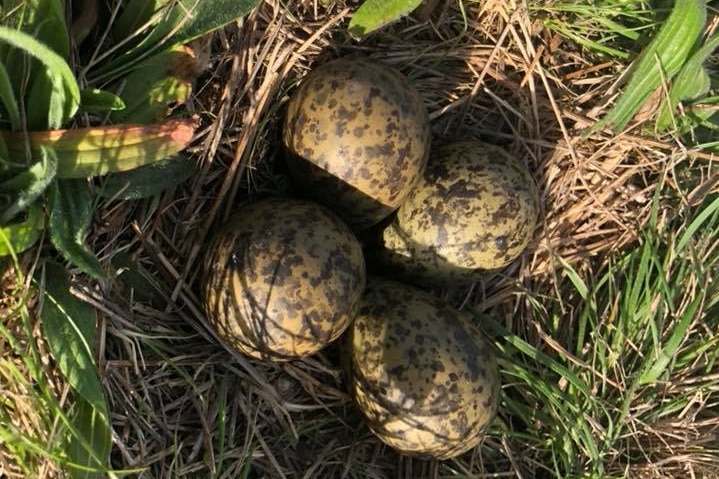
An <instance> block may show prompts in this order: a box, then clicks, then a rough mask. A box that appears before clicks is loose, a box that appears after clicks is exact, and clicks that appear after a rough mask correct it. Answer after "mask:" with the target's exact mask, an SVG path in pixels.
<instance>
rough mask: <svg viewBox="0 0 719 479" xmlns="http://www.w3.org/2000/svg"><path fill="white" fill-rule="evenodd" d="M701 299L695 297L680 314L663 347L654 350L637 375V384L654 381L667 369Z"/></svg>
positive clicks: (684, 336)
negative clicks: (679, 318) (638, 375)
mask: <svg viewBox="0 0 719 479" xmlns="http://www.w3.org/2000/svg"><path fill="white" fill-rule="evenodd" d="M702 301H703V299H702V298H700V297H697V298H695V299H694V300H693V301H692V302H691V304H690V305H689V307H688V308H687V310H686V311H685V312H684V314H683V315H682V318H681V320H680V321H679V323H678V324H677V325H676V327H675V328H674V330H673V331H672V333H671V335H670V337H669V339H668V340H667V341H666V343H665V344H664V347H662V348H661V349H659V350H658V351H656V352H655V354H654V357H653V358H652V360H651V362H648V363H647V366H646V368H645V369H644V371H643V372H642V374H641V376H640V377H639V385H645V384H649V383H652V382H654V381H656V380H657V379H658V378H659V376H661V375H662V374H663V373H664V372H665V371H666V369H667V366H668V365H669V363H670V362H671V361H672V359H674V357H675V355H676V353H677V350H678V349H679V346H680V345H681V343H682V341H683V340H684V339H685V338H686V335H687V330H688V329H689V327H690V326H691V324H692V321H693V320H694V316H695V314H696V312H697V309H698V308H699V306H700V305H701V303H702Z"/></svg>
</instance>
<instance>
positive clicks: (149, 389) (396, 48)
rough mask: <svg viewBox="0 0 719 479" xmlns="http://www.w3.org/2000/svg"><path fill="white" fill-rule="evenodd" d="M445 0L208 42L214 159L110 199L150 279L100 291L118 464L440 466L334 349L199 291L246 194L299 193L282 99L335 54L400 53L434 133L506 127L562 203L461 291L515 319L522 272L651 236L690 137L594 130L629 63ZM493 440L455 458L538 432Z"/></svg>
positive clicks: (330, 8) (104, 367)
mask: <svg viewBox="0 0 719 479" xmlns="http://www.w3.org/2000/svg"><path fill="white" fill-rule="evenodd" d="M440 3H441V4H442V5H440V6H439V7H438V8H437V10H436V11H435V12H434V13H433V14H432V16H431V18H430V21H420V20H419V19H417V18H409V19H407V20H405V21H403V22H401V23H399V24H397V25H394V26H392V27H390V28H387V29H385V31H383V32H382V33H381V34H378V35H375V36H373V37H372V38H371V39H370V40H369V41H366V42H363V43H360V44H358V43H356V42H353V41H351V40H350V39H349V38H348V37H347V35H346V33H345V32H346V23H347V21H348V17H349V14H350V11H351V7H353V6H352V5H345V4H343V2H331V3H330V4H329V5H327V6H322V5H320V4H319V2H317V1H314V2H312V1H304V2H291V3H290V4H292V5H294V6H289V5H290V4H288V6H283V5H282V4H281V3H280V2H278V1H267V2H265V3H264V4H262V5H261V6H260V7H259V8H258V9H257V10H256V11H255V12H254V13H253V14H251V15H250V16H248V17H247V18H245V19H244V20H242V21H241V22H240V23H239V24H238V25H236V26H232V27H228V28H227V29H225V30H224V31H222V32H219V33H217V34H216V35H214V36H213V37H212V38H210V39H208V40H207V41H205V42H202V45H198V46H199V47H201V48H204V49H205V53H206V54H207V58H208V62H209V68H208V70H207V71H206V72H205V73H204V74H203V76H202V77H201V78H200V80H199V81H198V83H197V85H196V91H195V96H194V98H193V100H192V102H191V103H190V104H188V105H186V107H187V108H188V110H190V111H191V112H192V113H195V114H198V115H199V116H200V117H201V119H202V127H201V129H200V131H199V134H198V138H197V141H196V142H195V147H194V151H193V153H195V154H196V156H197V157H198V158H199V159H200V162H201V170H200V172H199V173H198V174H197V175H195V177H194V178H193V180H192V181H190V182H188V184H187V185H184V186H182V187H180V188H177V189H175V190H174V191H170V192H167V193H166V194H164V195H163V196H162V197H161V199H160V201H159V203H151V202H113V203H108V204H105V205H103V208H102V210H101V212H100V214H99V215H98V217H97V222H96V225H95V228H94V231H93V234H92V235H91V238H90V239H91V241H93V243H94V247H95V250H96V251H100V252H101V254H103V256H104V258H105V259H107V260H108V261H109V260H110V259H111V258H113V257H116V256H117V254H118V253H120V252H122V253H127V254H129V255H130V257H131V258H132V259H133V260H134V261H135V262H136V265H137V267H138V270H139V272H140V273H141V275H142V277H143V278H142V280H141V281H142V282H144V284H145V285H146V286H147V287H146V288H140V289H137V290H131V289H130V288H128V287H127V284H126V283H125V282H123V278H124V277H123V276H122V275H120V276H119V278H118V280H116V281H112V282H109V283H107V284H104V285H101V287H100V288H95V289H91V288H85V289H83V291H82V292H81V295H83V296H84V298H85V299H86V300H87V301H89V302H91V303H93V304H94V305H96V306H97V308H98V309H99V311H100V313H101V314H100V325H101V327H100V334H99V337H100V347H101V350H100V358H101V373H102V377H103V378H104V383H105V386H106V388H107V393H108V399H109V401H110V410H111V411H112V421H113V426H114V431H115V437H114V444H115V446H116V447H115V448H114V451H115V453H114V457H113V465H114V466H116V467H146V468H148V470H147V472H146V473H143V474H140V477H148V478H149V477H155V478H160V477H209V476H210V474H212V475H214V474H216V473H217V472H218V471H217V470H216V468H217V467H218V464H222V473H223V476H222V477H234V475H235V474H237V473H239V472H241V471H242V470H243V468H244V467H245V464H246V463H247V458H252V463H253V468H254V471H255V473H256V474H257V476H256V477H343V475H346V477H400V475H403V476H405V477H422V476H432V475H433V474H434V472H436V468H437V467H438V466H437V464H435V463H424V462H421V461H413V460H411V459H407V458H401V457H399V456H398V455H395V454H394V453H393V452H392V451H391V450H389V449H388V448H386V447H384V446H382V445H381V443H379V441H378V440H376V439H375V438H374V437H373V436H371V435H370V434H369V432H368V431H367V430H366V428H363V427H361V420H360V418H359V416H358V413H357V412H356V411H355V410H354V408H353V407H352V404H351V400H350V398H349V397H348V396H347V394H346V393H345V390H344V386H343V383H342V378H341V374H340V372H339V370H338V367H337V361H336V359H337V358H336V357H334V356H335V355H336V350H335V349H334V348H330V349H329V350H327V351H326V352H324V353H323V354H319V355H317V356H315V357H313V358H311V359H308V360H306V361H301V362H294V363H291V364H286V365H271V364H265V363H261V362H256V361H252V360H249V359H247V358H244V357H241V356H239V355H236V354H232V353H230V352H229V351H227V350H226V349H223V348H222V347H220V346H218V341H217V338H214V337H212V333H211V332H210V331H209V329H208V328H206V327H205V324H204V315H203V313H202V311H201V307H200V303H199V300H198V297H197V289H196V288H195V285H196V281H197V274H198V272H199V269H200V255H201V253H202V244H203V241H204V239H205V237H206V235H207V234H208V232H210V231H211V230H212V228H213V227H214V226H216V225H218V224H220V223H221V222H222V221H224V220H225V219H226V218H227V217H228V215H229V214H230V213H231V212H232V211H233V210H235V209H236V208H237V207H238V205H241V203H243V202H244V201H247V200H251V199H252V198H256V197H257V196H259V195H263V194H281V193H284V192H286V191H287V188H288V181H287V179H286V177H285V175H284V173H283V171H282V166H281V162H280V161H277V160H280V159H281V151H280V141H279V126H280V120H281V117H282V114H283V107H284V104H285V102H286V99H287V95H288V93H290V92H291V90H292V88H293V87H294V86H295V85H296V83H297V81H298V80H299V79H301V78H302V76H303V75H305V74H306V73H307V72H308V71H309V70H310V69H311V68H312V67H313V66H315V65H318V64H320V63H322V62H324V61H326V60H328V59H330V58H334V57H338V56H343V55H348V54H363V55H368V56H371V57H372V58H375V59H377V60H380V61H383V62H385V63H388V64H390V65H394V66H395V67H398V68H399V69H400V70H401V71H402V72H404V73H405V74H406V75H408V76H409V77H410V78H412V79H413V81H414V83H415V84H416V86H417V87H418V89H419V90H420V92H421V93H422V95H423V97H424V99H425V101H426V104H427V107H428V109H429V111H430V115H431V118H432V122H433V134H434V138H433V140H434V142H435V144H439V143H442V142H446V141H451V140H453V139H466V138H475V139H483V140H486V141H490V142H493V143H497V144H500V145H502V146H504V147H505V148H507V149H508V150H509V151H510V152H511V153H513V154H514V155H516V156H517V157H518V158H520V159H521V160H522V161H524V162H525V163H526V164H527V165H528V166H529V168H530V169H531V170H532V171H533V172H534V173H535V178H536V180H537V182H538V184H539V185H540V190H541V193H542V199H543V205H544V211H543V215H542V221H541V224H540V226H539V228H538V231H537V233H536V235H535V242H534V243H533V244H532V245H531V246H530V248H529V252H528V253H527V254H526V255H525V256H524V257H523V259H522V260H521V261H518V262H517V263H516V264H515V265H513V266H511V267H510V268H509V269H508V270H506V271H504V272H503V273H502V274H499V275H495V276H494V277H492V278H488V279H487V281H486V282H484V283H483V284H480V285H478V287H473V288H470V289H469V290H467V289H464V290H462V291H449V292H444V293H445V294H447V296H448V297H450V298H453V299H456V300H457V301H458V303H459V302H464V303H467V302H468V303H470V304H472V305H476V306H478V307H479V308H480V309H489V308H492V309H494V310H495V311H497V312H498V314H501V313H502V312H503V311H506V312H507V315H506V317H507V318H509V317H511V312H517V311H521V310H523V308H524V306H523V300H522V296H521V295H517V294H516V292H517V291H518V290H519V289H521V288H526V289H529V290H533V291H549V290H550V289H551V287H552V284H553V281H554V280H553V274H554V271H555V270H556V264H557V259H558V258H562V259H563V260H565V261H567V262H569V263H572V264H574V265H575V266H576V265H579V267H582V266H585V267H588V265H589V264H590V261H592V258H597V257H601V255H603V254H605V253H606V252H608V251H610V250H612V249H615V248H620V247H621V246H622V245H625V244H626V243H628V242H631V241H633V240H634V239H635V234H636V232H637V230H638V229H639V227H640V226H641V225H642V223H643V222H644V221H645V218H647V217H648V213H647V211H648V208H649V204H648V199H649V198H651V196H652V194H653V191H652V190H653V188H654V187H655V185H654V182H653V181H652V180H651V178H652V177H653V176H655V174H656V173H658V172H659V171H660V170H661V169H662V168H665V166H664V165H666V163H667V162H666V161H665V159H666V156H667V155H671V154H672V152H673V151H676V150H674V149H672V148H671V145H665V144H663V143H660V142H657V141H651V142H650V141H646V140H642V139H641V138H639V137H635V136H631V135H623V136H622V137H620V138H613V137H611V136H610V135H603V134H595V135H593V136H592V137H591V138H589V139H586V140H583V139H582V138H581V134H582V133H583V131H584V129H585V128H586V127H587V126H588V125H589V124H590V123H591V121H592V120H591V118H597V117H598V116H600V115H601V114H602V113H603V112H604V111H605V108H606V105H607V103H608V99H609V98H610V97H611V94H612V87H611V86H610V85H608V82H609V81H611V80H613V79H615V78H616V76H617V74H618V72H619V70H618V68H619V66H618V65H613V64H612V63H605V64H602V65H599V66H594V65H592V64H591V63H588V62H586V61H585V60H583V59H582V57H581V55H580V54H579V52H578V51H576V49H575V47H574V46H572V45H567V44H563V43H562V42H561V39H559V38H557V37H552V36H551V35H550V34H549V33H548V32H546V31H544V30H543V29H542V28H541V25H539V24H536V23H533V22H532V20H531V18H530V17H529V16H528V14H527V12H526V11H523V10H521V9H520V10H517V11H515V12H514V13H510V12H512V10H511V9H510V8H509V6H508V5H507V4H506V3H505V2H504V1H501V0H499V1H487V2H473V3H469V2H466V3H465V8H466V18H465V16H463V12H462V11H460V10H459V8H458V6H457V5H456V2H440ZM660 159H661V160H662V161H659V160H660ZM530 278H531V281H530ZM141 289H142V290H141ZM515 317H519V318H521V317H522V315H516V316H515ZM514 321H515V323H516V322H517V321H519V322H521V321H526V320H523V319H518V320H514ZM510 327H512V328H515V329H524V328H522V325H518V324H510ZM529 329H531V328H529ZM486 446H487V448H486V449H485V451H490V452H491V453H489V454H485V455H484V456H485V457H480V455H479V453H478V451H475V452H473V453H469V454H467V455H465V456H464V457H463V458H461V459H458V460H455V461H453V464H454V466H455V467H456V468H457V469H458V470H459V471H463V472H465V473H466V474H468V475H472V474H477V473H480V472H482V471H485V470H488V471H498V472H502V471H511V470H512V469H513V467H514V466H513V464H512V462H513V459H514V458H513V457H512V456H519V457H521V456H522V451H521V449H520V447H521V446H520V445H512V444H508V443H506V442H505V443H499V442H497V441H495V440H494V439H492V438H489V439H488V441H487V444H486ZM515 447H516V448H517V450H514V451H513V450H512V449H513V448H515ZM220 454H222V457H220V456H219V455H220ZM213 477H214V476H213ZM251 477H252V476H251Z"/></svg>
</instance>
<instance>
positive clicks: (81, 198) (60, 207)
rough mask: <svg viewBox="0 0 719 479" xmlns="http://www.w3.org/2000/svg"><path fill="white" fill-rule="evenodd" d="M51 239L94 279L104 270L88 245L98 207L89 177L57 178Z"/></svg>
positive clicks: (51, 213)
mask: <svg viewBox="0 0 719 479" xmlns="http://www.w3.org/2000/svg"><path fill="white" fill-rule="evenodd" d="M52 190H53V191H52V209H51V212H50V239H51V241H52V243H53V244H54V245H55V247H56V248H57V249H58V251H59V252H60V253H61V254H62V255H63V256H64V257H65V259H67V260H68V261H70V262H72V263H73V264H75V265H76V266H77V267H79V268H80V269H81V270H83V271H84V272H85V273H87V274H89V275H90V276H92V277H94V278H102V277H103V276H104V272H103V271H102V266H101V265H100V261H99V260H98V259H97V257H96V256H95V255H94V254H93V253H92V252H91V251H90V250H89V249H88V248H87V246H85V235H86V234H87V230H88V228H89V226H90V222H91V221H92V216H93V213H94V206H93V202H92V194H91V192H90V189H89V187H88V185H87V181H86V180H81V179H77V180H62V181H56V182H55V183H54V184H53V188H52Z"/></svg>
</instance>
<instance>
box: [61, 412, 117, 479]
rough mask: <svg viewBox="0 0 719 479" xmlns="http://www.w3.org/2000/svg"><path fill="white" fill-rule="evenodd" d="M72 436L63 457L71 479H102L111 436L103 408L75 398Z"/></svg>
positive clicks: (106, 467) (104, 474)
mask: <svg viewBox="0 0 719 479" xmlns="http://www.w3.org/2000/svg"><path fill="white" fill-rule="evenodd" d="M71 421H72V429H73V431H72V434H71V435H70V440H69V442H68V445H67V453H68V456H69V458H70V460H72V462H73V464H74V465H76V466H80V467H74V468H73V469H72V472H71V476H70V477H71V478H72V479H95V478H97V479H99V478H101V477H106V473H105V471H107V469H108V458H109V455H110V449H111V446H112V435H111V433H110V425H109V421H108V414H107V406H106V404H104V403H103V404H102V407H101V408H97V407H94V406H93V405H92V404H91V403H89V402H88V401H86V400H84V399H83V398H78V399H77V400H76V404H75V409H74V411H73V415H72V417H71Z"/></svg>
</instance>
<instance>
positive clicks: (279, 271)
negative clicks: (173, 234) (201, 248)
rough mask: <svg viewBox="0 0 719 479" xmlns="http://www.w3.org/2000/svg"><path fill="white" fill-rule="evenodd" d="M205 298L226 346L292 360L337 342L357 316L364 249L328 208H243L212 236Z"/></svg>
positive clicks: (306, 204) (268, 204)
mask: <svg viewBox="0 0 719 479" xmlns="http://www.w3.org/2000/svg"><path fill="white" fill-rule="evenodd" d="M203 276H204V277H203V280H202V290H203V291H202V292H203V300H204V307H205V311H206V313H207V319H208V322H209V323H210V324H211V325H212V327H213V328H214V330H215V331H216V332H217V334H218V335H219V336H220V338H221V339H223V340H224V341H225V342H226V343H227V345H228V346H230V347H232V348H234V349H235V350H237V351H239V352H241V353H244V354H246V355H249V356H251V357H254V358H258V359H267V360H276V361H283V360H291V359H296V358H301V357H305V356H308V355H310V354H313V353H315V352H317V351H319V350H320V349H322V348H323V347H324V346H326V345H328V344H329V343H330V342H332V341H334V340H335V339H336V338H337V337H339V336H340V335H341V334H342V333H343V332H344V331H345V330H346V329H347V327H348V326H349V324H350V322H351V320H352V318H353V317H354V315H355V314H356V312H357V308H358V305H359V300H360V298H361V296H362V292H363V291H364V286H365V280H366V273H365V263H364V257H363V254H362V248H361V246H360V244H359V241H358V240H357V239H356V237H355V236H354V234H353V233H352V231H351V230H350V228H349V227H348V226H347V225H346V224H344V223H343V222H342V221H341V220H340V219H339V218H338V217H337V216H336V215H335V214H334V213H333V212H332V211H330V210H329V209H327V208H325V207H323V206H321V205H319V204H317V203H315V202H312V201H308V200H297V199H284V198H273V199H265V200H261V201H258V202H256V203H254V204H250V205H248V206H245V207H243V208H241V209H240V210H239V211H238V212H237V213H236V214H235V215H234V216H233V217H232V219H231V220H230V221H229V222H228V223H227V224H225V225H224V226H223V227H222V228H221V229H219V230H218V231H217V233H216V234H215V235H214V236H213V238H212V240H211V241H210V242H209V246H208V249H207V254H206V255H205V259H204V275H203Z"/></svg>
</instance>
